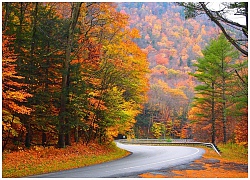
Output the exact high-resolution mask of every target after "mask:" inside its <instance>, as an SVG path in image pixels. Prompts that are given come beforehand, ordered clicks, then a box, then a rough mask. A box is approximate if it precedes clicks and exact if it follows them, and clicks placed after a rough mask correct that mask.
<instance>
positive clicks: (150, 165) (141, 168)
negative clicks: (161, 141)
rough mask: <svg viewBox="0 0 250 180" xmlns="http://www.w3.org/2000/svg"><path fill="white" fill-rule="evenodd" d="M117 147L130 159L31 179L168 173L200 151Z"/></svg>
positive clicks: (131, 146) (140, 146)
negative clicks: (167, 170)
mask: <svg viewBox="0 0 250 180" xmlns="http://www.w3.org/2000/svg"><path fill="white" fill-rule="evenodd" d="M117 146H118V147H120V148H123V149H126V150H128V151H130V152H132V154H131V155H129V156H127V157H125V158H122V159H119V160H116V161H110V162H107V163H102V164H98V165H93V166H88V167H83V168H77V169H72V170H66V171H60V172H54V173H49V174H41V175H37V176H32V178H33V177H34V178H39V177H40V178H101V177H107V178H114V177H116V178H119V177H128V176H133V175H137V174H141V173H144V172H149V171H152V170H160V169H167V168H169V167H173V166H176V165H181V164H186V163H189V162H191V161H193V160H195V159H198V158H200V157H201V156H202V154H203V153H204V150H203V149H200V148H194V147H184V146H144V145H128V144H121V143H118V142H117Z"/></svg>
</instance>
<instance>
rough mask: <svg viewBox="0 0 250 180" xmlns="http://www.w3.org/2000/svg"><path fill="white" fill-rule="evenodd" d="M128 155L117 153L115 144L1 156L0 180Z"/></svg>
mask: <svg viewBox="0 0 250 180" xmlns="http://www.w3.org/2000/svg"><path fill="white" fill-rule="evenodd" d="M127 155H129V152H127V151H125V150H122V149H119V148H118V147H116V146H115V145H114V144H111V145H106V146H104V145H98V144H90V145H88V146H85V145H83V144H75V145H73V146H69V147H66V148H64V149H56V148H54V147H50V148H43V147H34V148H33V149H29V150H23V151H19V152H12V153H3V155H2V177H3V178H13V177H26V176H31V175H35V174H42V173H49V172H53V171H60V170H67V169H72V168H78V167H84V166H89V165H94V164H98V163H102V162H107V161H111V160H115V159H119V158H122V157H124V156H127Z"/></svg>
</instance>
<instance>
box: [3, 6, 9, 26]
mask: <svg viewBox="0 0 250 180" xmlns="http://www.w3.org/2000/svg"><path fill="white" fill-rule="evenodd" d="M3 4H4V7H5V14H4V18H3V25H2V30H3V31H4V30H5V29H6V27H7V24H8V19H9V15H10V3H9V2H3Z"/></svg>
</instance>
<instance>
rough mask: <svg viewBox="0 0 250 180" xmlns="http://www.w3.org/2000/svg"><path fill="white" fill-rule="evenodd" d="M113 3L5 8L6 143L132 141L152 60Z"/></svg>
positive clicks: (7, 146) (28, 4)
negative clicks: (120, 138)
mask: <svg viewBox="0 0 250 180" xmlns="http://www.w3.org/2000/svg"><path fill="white" fill-rule="evenodd" d="M128 18H129V17H128V16H127V15H126V14H122V13H120V12H118V11H117V10H116V4H115V3H87V2H85V3H78V2H74V3H39V2H34V3H32V2H26V3H23V2H21V3H3V17H2V19H3V21H4V27H3V29H5V31H3V43H2V45H3V76H2V77H3V127H4V128H3V145H4V150H5V149H12V150H17V149H18V148H20V147H24V146H26V147H31V146H34V145H37V146H39V145H42V146H44V147H47V146H58V147H65V146H66V145H71V144H72V143H73V142H81V143H84V144H89V143H91V142H92V141H97V142H99V143H110V142H111V141H112V140H113V139H114V137H116V136H118V134H119V133H120V134H124V135H127V136H131V137H133V129H132V127H133V125H134V123H135V117H136V115H137V114H138V113H139V112H140V110H141V109H142V104H143V103H144V102H145V100H146V92H147V90H148V78H147V77H146V74H147V73H148V72H149V71H148V62H147V59H146V53H144V52H142V50H141V48H140V47H138V45H136V44H135V43H134V42H133V41H134V39H135V38H140V34H139V31H138V30H137V29H136V28H130V27H129V26H128Z"/></svg>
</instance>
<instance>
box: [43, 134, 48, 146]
mask: <svg viewBox="0 0 250 180" xmlns="http://www.w3.org/2000/svg"><path fill="white" fill-rule="evenodd" d="M46 145H47V137H46V133H45V132H44V131H43V134H42V146H43V147H45V146H46Z"/></svg>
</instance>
